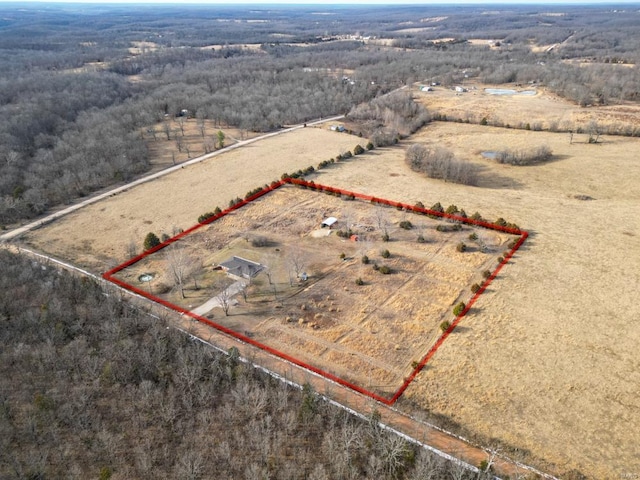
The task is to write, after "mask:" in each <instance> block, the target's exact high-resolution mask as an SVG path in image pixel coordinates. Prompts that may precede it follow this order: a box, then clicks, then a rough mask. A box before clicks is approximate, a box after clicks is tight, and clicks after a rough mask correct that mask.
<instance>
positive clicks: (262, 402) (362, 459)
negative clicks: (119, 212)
mask: <svg viewBox="0 0 640 480" xmlns="http://www.w3.org/2000/svg"><path fill="white" fill-rule="evenodd" d="M0 262H1V263H2V265H3V268H2V271H1V272H0V326H1V328H0V342H1V343H2V345H3V348H2V349H1V350H0V477H2V478H7V479H12V478H15V479H23V478H49V477H53V478H56V477H75V478H101V479H108V478H111V477H112V476H113V477H114V478H116V477H117V478H172V479H199V478H245V479H262V478H279V479H314V480H324V479H329V478H350V479H364V478H380V479H416V480H417V479H427V478H456V479H471V478H485V477H484V476H481V477H478V476H477V474H475V473H472V472H468V471H465V470H464V469H463V468H461V467H459V466H457V465H455V464H452V463H450V462H447V461H444V460H443V459H441V458H440V457H437V456H434V455H433V454H431V453H430V452H428V451H426V450H422V449H418V448H416V447H415V446H414V445H411V444H409V443H407V442H406V441H405V440H403V439H401V438H400V437H397V436H395V435H393V434H390V433H388V432H386V431H384V430H383V429H382V428H381V427H380V424H379V422H378V421H379V417H378V415H377V414H376V413H375V411H374V412H372V413H371V415H370V416H369V419H368V420H361V419H359V418H356V417H354V416H352V415H350V414H349V413H347V412H345V411H344V410H342V409H339V408H337V407H335V406H333V405H331V404H329V403H327V402H325V401H324V400H322V398H321V397H319V396H317V395H316V394H315V392H314V391H313V389H312V388H311V387H310V386H308V385H306V386H305V387H304V388H303V389H302V390H298V389H296V388H293V387H290V386H288V385H287V384H284V383H281V382H279V381H276V380H274V379H273V378H272V377H271V376H269V375H267V374H265V373H264V372H262V371H259V370H256V369H253V368H252V367H251V366H250V365H248V364H246V363H243V362H241V361H240V360H239V358H238V352H237V351H236V350H233V349H232V350H231V351H230V352H229V354H228V355H224V354H221V353H217V352H216V351H214V350H213V349H211V348H210V347H208V346H206V345H204V344H202V343H200V342H196V341H193V340H191V339H190V337H189V336H187V335H186V334H184V333H181V332H179V331H177V330H175V329H172V328H167V327H168V326H169V324H168V323H167V321H165V320H163V319H157V318H152V317H150V316H149V315H148V314H146V313H145V312H144V311H141V310H140V309H138V308H135V307H134V306H133V305H131V304H129V303H127V302H125V301H124V300H123V299H122V298H121V297H120V296H119V295H118V293H117V292H115V291H110V292H108V293H109V294H108V295H105V292H104V291H103V290H102V289H101V287H100V286H99V285H97V284H96V283H95V282H93V281H92V280H88V279H87V278H78V277H75V276H73V275H71V274H69V273H66V272H59V271H56V270H55V269H54V268H52V267H50V266H49V265H46V264H41V263H38V262H35V261H31V260H28V259H26V258H24V257H20V256H17V255H14V254H11V253H9V252H7V251H4V250H3V251H0ZM486 478H488V477H486Z"/></svg>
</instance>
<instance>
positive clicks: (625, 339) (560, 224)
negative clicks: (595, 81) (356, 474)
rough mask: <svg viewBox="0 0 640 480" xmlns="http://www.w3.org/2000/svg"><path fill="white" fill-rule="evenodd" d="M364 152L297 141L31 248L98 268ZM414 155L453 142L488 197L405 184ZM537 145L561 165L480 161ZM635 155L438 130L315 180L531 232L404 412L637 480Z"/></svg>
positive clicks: (317, 134) (577, 140) (568, 465)
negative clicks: (477, 168)
mask: <svg viewBox="0 0 640 480" xmlns="http://www.w3.org/2000/svg"><path fill="white" fill-rule="evenodd" d="M432 93H436V94H438V93H439V92H438V91H436V92H429V93H424V94H420V95H424V96H425V97H424V98H425V103H426V105H427V106H428V107H429V108H430V109H435V107H436V104H435V103H430V102H435V101H436V100H437V98H438V97H437V96H436V95H431V94H432ZM427 99H428V101H427ZM438 101H440V102H441V103H440V104H439V106H438V107H437V108H438V109H439V110H440V111H443V112H454V111H458V110H459V111H464V110H466V109H471V111H472V112H474V115H480V114H483V115H486V114H487V113H491V112H494V114H496V115H498V114H499V115H500V116H501V118H502V119H503V121H505V122H507V121H509V122H512V121H513V122H514V123H515V122H516V121H520V120H522V119H526V120H527V121H530V122H534V121H539V122H542V123H544V122H546V121H547V119H548V118H551V117H553V118H558V120H559V121H563V120H565V119H567V120H573V119H576V118H580V117H581V116H582V115H589V116H590V115H596V116H599V115H606V114H607V113H606V112H608V111H612V110H615V111H617V112H622V111H623V110H624V109H628V110H629V117H628V118H627V120H626V121H628V122H632V121H634V122H637V121H638V120H637V108H635V107H632V106H624V107H617V108H613V107H611V108H609V107H605V108H602V109H596V108H589V109H580V108H577V107H575V106H572V105H570V104H567V103H565V102H562V101H561V100H559V99H557V98H554V97H552V96H548V95H546V94H542V93H541V94H539V95H537V96H534V97H489V96H486V95H481V94H479V93H478V94H476V95H473V92H470V94H465V95H461V96H455V95H454V94H452V95H451V96H450V97H449V98H448V100H447V99H444V98H443V99H441V100H438ZM458 102H459V103H458ZM464 102H470V103H464ZM552 107H555V108H552ZM483 112H486V113H483ZM598 118H600V117H598ZM621 118H622V117H621ZM620 121H622V120H620ZM360 141H361V139H358V138H356V137H349V136H348V135H345V134H337V133H335V132H329V131H327V130H321V129H310V128H308V129H302V130H298V131H296V132H294V133H292V134H291V135H288V136H281V137H276V138H272V139H270V140H268V141H265V142H259V143H255V144H252V145H251V146H249V147H247V148H246V149H240V150H236V151H233V152H229V154H227V155H223V156H221V157H217V158H216V159H214V160H212V161H209V162H205V163H203V164H199V165H195V166H193V167H189V168H185V169H184V170H181V171H180V172H178V173H176V174H175V175H170V176H168V177H164V178H162V179H161V180H159V181H157V182H155V183H152V184H145V185H142V186H140V187H137V188H135V189H132V190H130V191H128V192H126V193H123V194H120V195H118V196H116V197H113V198H110V199H109V200H107V201H104V202H101V203H98V204H96V205H92V206H90V207H88V208H86V209H83V210H81V211H79V212H77V213H75V214H73V215H70V216H68V217H66V218H63V219H61V220H59V221H58V222H56V223H53V224H51V225H48V226H46V227H44V228H41V229H40V230H37V231H34V232H32V233H31V234H29V235H28V236H27V238H26V239H25V241H26V242H27V243H29V244H31V245H34V246H35V247H37V248H38V249H40V250H44V251H46V252H49V253H52V254H54V255H56V256H59V257H61V258H65V259H68V260H71V261H74V262H75V263H77V264H80V265H83V266H87V267H89V268H91V269H93V270H94V271H104V270H106V269H107V268H108V267H110V266H113V265H115V264H116V263H117V262H119V261H121V260H123V259H124V258H125V255H126V246H127V243H128V242H130V241H132V240H134V241H136V242H138V245H140V242H141V241H142V238H143V237H144V235H145V234H146V233H147V232H148V231H155V232H156V233H158V234H160V233H162V232H167V233H171V231H172V228H173V227H174V226H175V227H180V228H186V227H187V226H189V225H192V224H193V223H194V222H195V220H196V218H197V217H198V215H199V214H201V213H203V212H205V211H210V210H212V209H213V207H215V206H216V205H220V206H221V207H224V206H226V202H228V199H229V198H231V197H235V196H237V195H240V196H242V195H244V193H245V192H246V191H247V190H249V189H251V188H253V187H255V186H258V185H261V184H264V183H265V182H269V181H271V180H272V179H274V178H276V177H279V176H280V174H281V173H282V172H283V171H292V170H295V169H298V168H304V167H306V166H308V165H310V164H312V165H316V164H317V163H318V162H319V161H321V160H325V159H327V158H330V157H333V156H335V155H336V154H337V153H339V152H340V151H342V150H346V149H352V148H353V147H354V146H355V145H356V144H358V143H359V142H360ZM412 142H425V143H438V144H444V145H447V146H448V148H450V149H452V150H453V151H454V152H455V154H456V155H457V156H459V157H460V158H465V159H468V160H470V161H473V162H475V163H477V164H479V165H481V167H482V169H483V171H482V173H481V181H480V184H479V186H478V187H466V186H462V185H455V184H449V183H443V182H441V181H437V180H431V179H427V178H423V177H422V176H420V175H418V174H416V173H414V172H412V171H411V170H410V169H409V168H408V167H407V166H406V165H405V163H404V150H405V149H406V147H408V146H409V145H410V144H411V143H412ZM539 145H547V146H549V147H550V148H551V149H552V151H553V154H554V158H553V160H552V161H550V162H547V163H545V164H542V165H537V166H531V167H513V166H508V165H498V164H496V163H494V162H492V161H491V160H487V159H484V158H483V157H482V156H481V155H480V152H482V151H488V150H498V149H500V148H503V147H512V148H513V147H531V146H539ZM638 151H640V139H637V138H628V137H608V136H604V137H602V138H601V143H599V144H595V145H594V144H588V143H587V142H586V136H581V135H575V137H574V139H573V143H570V142H569V136H568V134H566V133H548V132H534V131H524V130H512V129H500V128H492V127H483V126H480V125H465V124H454V123H433V124H431V125H428V126H427V127H425V128H424V129H422V130H421V131H419V132H418V133H417V134H416V135H414V136H413V137H412V138H411V139H410V140H409V141H406V142H402V143H401V144H400V145H399V146H397V147H393V148H388V149H377V150H374V151H372V152H368V153H367V154H365V155H361V156H358V157H355V158H353V159H351V160H349V161H347V162H341V163H340V164H336V165H334V166H332V167H330V168H328V169H325V170H322V171H320V172H318V173H317V174H315V175H313V176H312V177H309V178H310V179H313V180H314V181H316V182H318V183H325V184H329V185H334V186H337V187H341V188H345V189H350V190H354V191H359V192H363V193H368V194H372V195H376V196H379V197H387V198H390V199H394V200H398V201H404V202H407V203H415V202H416V201H422V202H423V203H424V204H425V205H431V204H433V203H435V202H437V201H439V202H441V203H442V204H443V205H445V206H446V205H448V204H456V205H457V206H458V207H460V208H464V209H465V210H466V211H467V212H474V211H476V210H477V211H479V212H480V213H482V215H483V216H484V217H485V218H489V219H495V218H497V217H499V216H501V217H504V218H506V219H507V220H509V221H512V222H515V223H517V224H518V225H520V226H521V227H523V228H524V229H526V230H529V231H530V233H531V236H530V237H529V239H528V240H527V242H526V243H525V244H524V246H523V248H522V249H521V250H520V251H519V252H518V253H517V254H516V256H515V257H514V259H513V260H512V262H511V263H510V264H509V266H508V268H506V269H504V270H503V271H502V272H501V274H500V275H499V277H498V278H497V279H496V282H495V283H494V287H493V288H491V289H490V290H489V291H488V292H486V293H485V294H483V295H482V296H481V298H480V300H479V301H478V303H476V305H475V307H477V308H475V309H474V311H473V312H472V313H471V314H470V315H468V316H467V317H465V318H464V321H463V322H462V323H461V325H460V326H461V327H462V328H460V329H458V330H456V332H455V334H454V335H452V336H450V337H449V338H448V339H447V341H446V342H445V344H444V345H443V347H441V349H440V350H439V351H438V353H437V354H436V355H435V357H434V358H433V359H432V361H431V362H430V363H429V365H428V367H427V368H426V369H425V370H424V371H423V372H422V373H421V374H420V375H419V376H418V378H417V381H416V382H415V383H414V384H412V386H410V388H409V389H408V390H407V391H406V392H405V395H404V397H403V398H402V399H401V401H400V404H399V408H403V409H411V410H416V411H417V410H419V409H421V408H424V409H428V410H430V411H431V412H433V413H438V414H442V415H446V416H448V417H450V418H452V419H453V420H454V421H456V422H458V423H459V424H460V425H462V426H463V427H464V428H465V429H466V430H467V431H469V432H473V433H476V434H478V435H480V436H482V437H484V438H485V439H492V438H495V439H499V440H500V441H501V442H503V443H504V444H508V445H511V446H513V447H514V448H517V449H518V450H519V451H520V452H529V453H530V454H531V455H530V456H529V457H528V458H529V459H538V461H539V462H540V463H539V465H540V466H541V467H542V468H545V467H548V468H549V469H550V470H552V471H555V472H559V473H561V474H562V473H566V472H568V471H570V470H571V469H579V470H580V471H582V472H583V473H585V474H586V475H587V476H588V477H590V478H594V479H595V478H598V479H600V478H620V477H621V476H623V475H633V476H637V475H638V472H640V455H639V454H638V453H639V450H638V445H640V397H639V395H638V385H640V373H639V372H640V355H639V354H638V344H639V343H640V330H639V329H638V326H637V322H638V318H640V307H639V306H638V302H637V299H636V295H637V292H638V291H640V274H639V273H638V272H640V254H639V252H640V208H639V205H640V189H638V187H637V185H638V183H639V182H640V162H638V159H637V154H636V152H638ZM584 198H591V199H590V200H582V199H584ZM354 267H355V266H354ZM354 287H355V285H354ZM307 331H308V330H307ZM541 459H544V461H542V460H541ZM545 462H548V465H545Z"/></svg>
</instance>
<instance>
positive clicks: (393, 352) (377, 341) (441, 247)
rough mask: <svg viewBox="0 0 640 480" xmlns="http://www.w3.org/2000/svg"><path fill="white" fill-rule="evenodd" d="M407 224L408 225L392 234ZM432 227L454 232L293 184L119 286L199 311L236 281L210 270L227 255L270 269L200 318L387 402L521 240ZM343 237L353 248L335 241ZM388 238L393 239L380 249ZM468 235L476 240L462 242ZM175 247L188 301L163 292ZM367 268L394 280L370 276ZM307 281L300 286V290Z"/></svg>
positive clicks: (144, 265) (128, 272) (126, 273)
mask: <svg viewBox="0 0 640 480" xmlns="http://www.w3.org/2000/svg"><path fill="white" fill-rule="evenodd" d="M329 215H332V216H335V217H337V218H338V222H337V223H336V224H335V225H334V227H333V229H331V230H330V229H328V228H324V229H323V228H321V226H320V225H321V222H322V221H323V220H324V219H325V218H327V216H329ZM407 221H408V222H411V228H401V227H399V225H400V223H401V222H407ZM405 226H408V225H406V224H405ZM438 226H449V227H451V226H452V224H451V223H450V222H448V221H445V220H440V219H431V218H429V217H426V216H423V215H418V214H415V213H412V212H403V211H398V210H397V209H395V208H392V207H382V206H376V205H372V204H371V203H370V202H365V201H361V200H348V199H341V198H339V197H335V196H330V195H327V194H323V193H321V192H317V191H313V190H307V189H302V188H298V187H294V186H291V185H288V186H284V187H280V188H279V189H278V190H276V191H274V192H271V193H269V194H268V195H265V196H263V197H261V198H260V199H258V200H256V201H254V202H252V203H251V204H249V205H246V206H244V207H243V208H241V209H239V210H237V211H234V212H232V213H230V214H228V215H226V216H225V217H223V218H222V219H219V220H217V221H215V222H214V223H212V224H210V225H207V226H204V227H202V228H201V229H199V230H198V231H197V232H196V233H193V234H191V235H189V236H187V237H185V238H184V239H183V240H180V241H179V242H178V243H177V244H174V245H172V246H170V247H167V249H166V250H168V251H169V253H167V252H166V251H165V250H160V251H159V252H156V253H155V254H153V255H150V256H148V257H146V258H144V259H143V260H141V261H140V262H138V263H136V264H134V265H132V266H131V267H128V268H126V269H124V270H122V271H121V272H119V273H118V274H117V278H119V279H121V280H123V281H125V282H126V283H128V284H130V285H133V286H135V287H137V288H139V289H141V290H146V289H147V288H148V289H149V290H151V292H152V293H154V294H155V295H157V296H159V297H161V298H163V299H164V300H167V301H170V302H172V303H173V304H175V305H178V306H180V307H181V308H184V309H188V310H194V309H196V308H198V307H199V306H200V305H202V304H203V303H205V302H206V301H207V300H209V298H216V297H219V295H220V293H221V292H222V291H224V290H225V289H226V288H227V287H228V286H229V284H230V283H231V282H232V280H229V277H228V276H227V275H226V274H225V273H224V272H223V271H221V270H217V269H216V266H218V265H220V264H222V263H223V262H225V261H227V260H229V259H230V258H232V257H233V256H237V257H240V258H243V259H247V260H250V261H252V262H256V263H259V264H261V265H263V266H265V267H266V268H265V270H264V271H262V272H260V273H258V274H257V275H256V276H255V277H254V278H252V279H251V282H250V283H249V282H248V281H247V279H243V280H240V279H237V280H236V281H241V282H243V283H245V284H248V286H247V287H246V288H247V290H246V296H244V295H241V294H240V293H238V294H236V295H234V298H232V299H228V300H230V301H231V302H233V303H234V305H233V306H232V307H231V308H230V309H229V312H228V313H229V314H230V315H228V316H227V315H225V314H224V313H223V309H222V308H221V307H217V308H213V309H212V310H205V311H202V313H201V314H206V315H208V316H209V318H212V319H214V321H215V322H217V323H219V324H221V325H223V326H225V327H227V328H230V329H232V330H234V331H236V332H237V333H239V334H241V335H244V336H247V337H250V338H252V339H254V340H256V341H259V342H261V343H263V344H266V345H269V346H271V347H273V348H276V349H277V350H279V351H281V352H284V353H286V354H288V355H291V356H293V357H295V358H298V359H300V360H302V361H304V362H306V363H308V364H311V365H313V366H315V367H317V368H321V369H322V370H324V371H327V372H330V373H332V374H333V375H336V376H338V377H340V378H342V379H344V380H347V381H349V382H351V383H354V384H356V385H358V386H360V387H362V388H365V389H367V390H370V391H374V392H375V393H377V394H378V395H381V396H384V397H388V398H390V397H392V396H393V394H394V393H395V391H396V390H397V389H398V388H400V386H401V385H402V383H403V379H404V378H405V377H407V376H408V375H409V374H410V373H411V371H412V370H413V369H414V368H415V367H414V366H412V363H413V362H419V361H420V360H421V359H422V358H423V357H424V355H425V354H426V353H427V351H428V350H429V348H430V347H431V345H432V344H433V343H434V342H435V340H436V339H437V338H438V336H439V335H440V328H439V325H440V323H441V322H443V321H445V320H449V321H453V319H454V316H453V315H452V313H451V310H452V308H453V305H454V304H455V303H456V302H457V301H460V300H464V301H466V300H467V299H468V298H469V297H471V295H472V294H471V292H470V290H469V288H470V286H471V285H472V284H473V283H474V282H477V283H480V284H481V283H482V275H481V273H482V271H484V270H493V269H494V268H495V267H496V266H497V262H496V258H497V257H498V256H499V255H500V254H501V253H502V252H503V251H505V250H508V247H507V243H508V242H509V240H511V239H513V238H517V237H516V236H513V235H508V234H504V233H500V232H497V231H492V230H487V229H484V228H477V227H472V226H469V225H465V226H463V228H462V230H460V231H451V232H442V231H438V230H437V228H436V227H438ZM347 230H350V231H352V232H353V234H355V235H357V236H358V237H357V238H358V241H352V239H350V238H344V237H341V236H339V235H338V234H337V233H338V232H346V231H347ZM385 233H386V234H388V235H389V236H390V240H389V241H386V242H385V241H383V239H382V237H383V235H384V234H385ZM471 233H475V235H476V236H477V241H473V240H470V239H469V238H468V237H469V235H470V234H471ZM419 236H421V237H422V241H421V242H418V237H419ZM460 242H464V243H465V244H466V245H468V247H467V250H466V251H464V252H459V251H457V249H456V246H457V245H458V244H459V243H460ZM480 245H482V247H483V248H482V249H481V248H480ZM176 248H177V249H178V250H180V251H181V253H180V255H181V257H180V258H181V265H186V264H187V263H188V264H190V265H193V267H192V268H185V269H184V272H185V273H188V275H186V278H185V279H184V285H186V288H185V289H184V293H185V298H182V295H181V294H180V293H179V289H178V288H173V289H171V290H170V289H169V287H170V286H173V285H174V282H173V280H172V276H171V275H172V274H171V269H170V267H169V265H168V264H170V263H171V262H172V260H171V258H172V257H171V255H172V254H171V251H172V249H173V250H175V249H176ZM385 251H387V252H389V253H390V256H388V257H387V256H385V254H384V252H385ZM365 255H366V256H367V258H368V259H369V262H368V263H366V264H365V263H363V262H362V258H363V256H365ZM184 259H188V262H184V261H182V260H184ZM173 265H176V263H175V261H173ZM374 265H376V266H377V267H378V268H380V269H382V268H383V267H387V268H390V269H391V273H390V274H383V273H381V270H380V271H376V270H374V268H373V266H374ZM141 272H145V273H149V274H152V275H153V277H154V278H153V281H151V282H147V281H145V280H144V279H142V280H141V278H140V277H141V275H142V274H141ZM303 272H304V274H305V276H306V277H307V278H306V280H304V281H301V280H300V279H299V278H298V277H299V275H301V274H302V273H303ZM358 279H360V280H361V281H362V285H358V284H356V280H358ZM196 286H197V288H196ZM154 289H155V290H154Z"/></svg>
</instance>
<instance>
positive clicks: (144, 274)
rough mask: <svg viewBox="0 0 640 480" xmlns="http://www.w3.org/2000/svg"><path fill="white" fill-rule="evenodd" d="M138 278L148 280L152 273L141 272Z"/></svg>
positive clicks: (141, 280) (150, 278) (151, 277)
mask: <svg viewBox="0 0 640 480" xmlns="http://www.w3.org/2000/svg"><path fill="white" fill-rule="evenodd" d="M138 280H139V281H140V282H150V281H151V280H153V274H152V273H143V274H142V275H140V276H139V277H138Z"/></svg>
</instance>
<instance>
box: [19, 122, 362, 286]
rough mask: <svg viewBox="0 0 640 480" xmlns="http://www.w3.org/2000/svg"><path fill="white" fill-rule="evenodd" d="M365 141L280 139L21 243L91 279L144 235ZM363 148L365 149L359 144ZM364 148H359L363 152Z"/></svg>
mask: <svg viewBox="0 0 640 480" xmlns="http://www.w3.org/2000/svg"><path fill="white" fill-rule="evenodd" d="M360 143H363V139H361V138H358V137H356V136H351V135H348V134H345V133H337V132H332V131H329V127H328V126H327V127H325V128H320V127H318V128H315V127H307V128H304V129H300V130H298V131H296V132H295V133H294V134H293V135H288V134H287V135H278V136H275V137H271V138H269V139H265V140H263V141H260V142H258V143H253V144H250V145H247V146H246V147H243V148H241V149H236V150H233V151H230V152H229V153H227V154H225V155H222V156H217V157H214V158H212V159H210V160H207V161H205V162H201V163H198V164H196V165H192V166H190V167H187V168H184V169H183V170H180V171H179V172H176V173H173V174H171V175H169V176H165V177H162V178H160V179H158V180H156V181H154V182H152V183H146V184H142V185H139V186H137V187H135V188H132V189H131V190H128V191H127V192H124V193H121V194H119V195H116V196H114V197H111V198H109V199H108V200H105V201H102V202H98V203H96V204H93V205H90V206H88V207H86V208H83V209H81V210H79V211H77V212H75V213H73V214H71V215H68V216H66V217H64V218H63V219H61V220H60V221H57V222H55V223H52V224H49V225H47V226H45V227H43V228H40V229H39V230H36V231H33V232H31V233H30V234H28V235H26V236H25V237H23V241H25V242H26V243H27V244H29V245H32V246H34V247H36V248H38V249H40V250H42V251H44V252H46V253H49V254H51V255H53V256H56V257H59V258H64V259H67V260H71V261H73V262H74V263H75V264H76V265H79V266H83V267H85V268H88V269H90V270H92V271H94V272H96V273H99V272H103V271H106V270H108V269H109V268H110V267H113V266H115V265H117V264H119V263H121V262H122V261H123V260H125V259H126V258H130V256H129V249H128V244H129V243H133V244H135V246H136V248H137V251H138V252H140V251H141V250H142V242H143V240H144V237H145V235H146V234H147V233H148V232H155V233H156V234H157V235H158V236H160V235H161V234H162V233H166V234H168V235H171V234H172V233H173V232H174V231H177V230H178V229H186V228H188V227H190V226H192V225H194V224H195V223H196V221H197V218H198V216H199V215H201V214H203V213H205V212H210V211H212V210H213V209H214V208H215V207H216V206H220V207H221V208H226V207H227V206H228V203H229V200H231V199H233V198H236V197H238V196H240V197H243V196H244V195H245V193H247V192H248V191H249V190H251V189H253V188H256V187H260V186H262V185H264V184H265V183H270V182H271V181H273V180H276V179H279V178H280V175H281V174H282V173H284V172H293V171H296V170H298V169H300V168H306V167H308V166H309V165H313V166H316V165H318V163H320V162H321V161H323V160H328V159H329V158H331V157H335V156H336V155H338V154H339V153H342V152H344V151H346V150H352V149H353V148H354V147H355V146H356V145H358V144H360ZM365 143H366V142H365ZM363 146H364V145H363Z"/></svg>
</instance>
